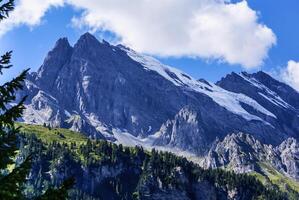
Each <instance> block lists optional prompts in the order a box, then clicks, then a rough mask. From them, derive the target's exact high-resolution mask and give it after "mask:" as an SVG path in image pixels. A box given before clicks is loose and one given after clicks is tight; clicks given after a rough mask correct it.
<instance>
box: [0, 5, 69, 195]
mask: <svg viewBox="0 0 299 200" xmlns="http://www.w3.org/2000/svg"><path fill="white" fill-rule="evenodd" d="M13 9H14V0H7V1H4V2H3V0H0V21H2V20H3V19H6V18H7V17H8V14H9V12H10V11H12V10H13ZM11 55H12V51H9V52H6V53H5V54H4V55H2V56H1V58H0V76H1V75H3V70H5V69H9V68H11V67H12V65H11V63H10V60H11ZM28 71H29V69H27V70H24V71H23V72H22V73H21V74H20V75H19V76H17V77H16V78H14V79H12V80H11V81H9V82H6V83H4V84H3V85H0V199H5V200H18V199H24V197H23V194H22V190H23V185H24V184H23V183H24V182H25V181H26V176H27V174H28V172H29V170H30V168H31V156H28V157H27V158H26V159H25V160H24V162H22V164H20V165H18V166H17V165H16V163H15V162H14V160H15V157H16V154H17V150H18V148H17V134H18V133H19V128H15V125H14V122H15V121H16V120H17V119H18V118H19V117H21V116H22V112H23V110H24V109H25V107H24V105H23V104H24V102H25V100H26V97H23V98H22V99H21V100H19V101H18V102H17V104H14V105H12V103H15V101H16V92H17V91H18V90H20V89H22V88H23V82H24V80H25V78H26V74H27V72H28ZM10 166H12V168H13V170H12V171H10V170H8V169H9V167H10ZM73 184H74V180H73V179H72V178H70V179H67V180H66V181H65V182H64V183H63V184H62V186H61V187H60V188H58V189H49V190H47V191H46V193H45V194H44V195H42V196H41V197H39V199H43V200H45V199H66V198H67V190H68V189H70V188H71V187H72V186H73ZM53 197H54V198H53Z"/></svg>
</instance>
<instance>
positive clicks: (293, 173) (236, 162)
mask: <svg viewBox="0 0 299 200" xmlns="http://www.w3.org/2000/svg"><path fill="white" fill-rule="evenodd" d="M298 147H299V146H298V143H297V140H296V139H294V138H289V139H287V140H285V141H284V142H282V143H281V144H280V145H279V146H276V147H273V146H272V145H265V144H263V143H261V142H260V141H258V140H257V139H255V138H254V137H253V136H251V135H248V134H244V133H237V134H231V135H228V136H226V137H225V138H224V139H223V140H222V141H217V142H216V143H215V144H214V146H213V147H212V148H211V149H210V151H209V153H208V156H207V157H206V158H205V160H204V161H203V162H202V163H203V165H204V167H206V168H218V167H226V168H229V169H231V170H233V171H235V172H236V173H248V172H259V173H265V172H263V168H262V167H261V165H260V163H267V164H269V165H271V166H272V167H273V168H275V169H276V170H278V171H279V172H281V173H282V174H285V175H287V176H289V177H291V178H293V179H294V180H297V181H298V180H299V179H298V177H299V173H298V164H299V159H298V155H299V154H298V150H299V148H298Z"/></svg>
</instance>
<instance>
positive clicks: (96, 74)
mask: <svg viewBox="0 0 299 200" xmlns="http://www.w3.org/2000/svg"><path fill="white" fill-rule="evenodd" d="M236 79H242V77H237V78H236ZM260 79H263V78H260ZM269 80H270V78H269ZM234 81H235V80H234ZM271 81H272V79H271ZM221 82H222V83H219V84H218V85H220V86H221V87H223V88H226V86H225V85H233V86H234V83H233V82H232V83H231V84H230V82H229V81H228V84H224V82H225V81H221ZM237 82H238V81H236V83H237ZM270 83H272V82H270ZM242 84H243V81H242ZM260 85H263V83H262V82H260ZM267 85H268V82H266V83H265V85H263V87H264V86H265V87H266V86H267ZM25 86H26V88H25V90H24V91H22V92H21V93H20V94H19V95H24V94H26V95H28V99H27V102H26V107H27V109H26V111H25V113H24V117H23V119H22V120H23V121H24V122H26V123H34V124H43V123H47V124H50V125H52V126H59V127H63V128H71V129H72V130H75V131H81V132H83V133H85V134H87V135H89V136H91V137H97V138H106V139H108V140H112V141H116V140H117V139H118V138H117V137H116V136H115V131H117V132H121V133H123V132H126V133H129V134H130V135H131V136H132V138H134V141H135V140H140V138H141V139H142V141H143V139H146V138H148V137H149V136H152V135H154V134H155V136H157V137H155V140H154V141H151V144H150V145H160V146H168V147H171V148H176V149H178V150H185V151H188V152H191V153H195V154H198V155H202V154H204V153H205V152H206V151H207V150H208V149H209V147H210V146H211V145H212V144H213V142H214V141H215V139H216V138H217V137H218V138H220V139H222V138H224V137H225V136H226V135H227V134H229V133H232V132H238V131H243V132H246V133H249V134H251V135H254V137H255V138H257V139H258V140H260V141H261V142H263V143H267V144H273V145H278V144H280V143H281V142H282V141H283V140H285V139H287V138H288V137H290V136H292V137H294V138H296V139H298V127H299V126H298V125H299V117H298V110H297V109H298V106H297V104H296V103H294V104H293V103H291V102H292V101H294V100H296V99H297V96H296V95H297V93H295V92H294V91H292V97H287V93H288V90H289V89H290V88H288V87H287V86H284V87H280V86H279V85H277V86H276V87H275V88H274V89H273V88H270V86H269V88H270V89H269V91H272V90H273V91H272V92H273V94H272V93H271V92H270V93H269V92H268V90H267V92H268V93H265V92H264V93H263V94H264V95H266V94H267V95H268V97H269V98H270V99H271V98H274V100H273V101H272V102H271V101H269V100H267V99H266V100H265V99H263V98H265V97H263V96H261V95H260V94H259V92H263V91H262V89H258V90H257V89H255V88H256V87H253V86H252V84H251V83H250V82H248V81H247V82H246V81H245V82H244V84H243V85H240V88H243V89H244V91H245V89H246V86H247V87H248V88H249V89H248V90H249V91H250V93H245V92H243V93H242V92H239V91H236V92H234V90H233V89H230V87H227V90H226V89H223V88H221V87H219V86H217V85H215V84H213V83H209V82H207V81H205V80H203V79H201V80H195V79H194V78H192V77H190V76H188V75H187V74H185V73H183V72H181V71H179V70H177V69H174V68H171V67H169V66H165V65H163V64H161V63H160V62H158V61H157V60H155V59H153V58H151V57H148V56H144V55H141V54H138V53H136V52H135V51H133V50H131V49H129V48H126V47H124V46H122V45H118V46H113V45H110V44H109V43H107V42H99V41H98V40H97V39H96V38H95V37H94V36H92V35H91V34H89V33H86V34H84V35H82V36H81V37H80V39H79V40H78V41H77V43H76V44H75V45H74V47H71V46H70V45H69V43H68V41H67V39H66V38H63V39H59V40H58V41H57V43H56V45H55V47H54V48H53V50H51V51H50V52H49V54H48V55H47V57H46V59H45V61H44V63H43V64H42V66H41V67H40V69H39V70H38V71H37V73H32V74H31V75H30V76H29V77H28V79H27V80H26V83H25ZM241 86H242V87H241ZM267 87H268V86H267ZM252 88H253V89H252ZM274 92H275V95H276V96H275V95H274ZM251 93H253V94H255V93H256V94H255V95H251ZM271 95H272V96H271ZM257 96H258V97H259V96H261V97H260V98H257ZM276 97H277V98H276ZM261 99H263V101H261ZM265 102H266V103H267V104H266V103H265ZM276 104H278V105H280V104H283V105H284V106H285V107H283V106H282V105H281V106H282V107H283V108H280V106H276ZM271 105H274V106H271ZM272 107H273V108H275V109H272ZM276 107H277V109H276ZM285 117H286V118H285ZM123 137H125V136H123ZM123 137H122V138H123ZM132 138H131V139H132ZM131 139H130V138H125V139H124V138H123V140H122V141H119V142H120V143H124V144H125V143H126V141H128V140H131ZM142 141H141V143H142ZM147 144H148V143H147Z"/></svg>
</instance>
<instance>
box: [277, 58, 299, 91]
mask: <svg viewBox="0 0 299 200" xmlns="http://www.w3.org/2000/svg"><path fill="white" fill-rule="evenodd" d="M280 75H281V78H282V80H283V81H285V82H286V83H287V84H289V85H291V86H292V87H293V88H295V89H296V90H297V91H299V62H295V61H293V60H290V61H289V62H288V65H287V66H286V68H284V69H283V70H282V71H281V74H280Z"/></svg>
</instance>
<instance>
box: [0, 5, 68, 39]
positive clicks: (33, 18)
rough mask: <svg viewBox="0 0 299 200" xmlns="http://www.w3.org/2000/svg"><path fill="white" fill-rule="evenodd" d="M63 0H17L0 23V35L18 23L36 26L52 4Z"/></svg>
mask: <svg viewBox="0 0 299 200" xmlns="http://www.w3.org/2000/svg"><path fill="white" fill-rule="evenodd" d="M63 2H64V0H42V1H41V0H19V1H17V3H16V5H17V6H16V8H15V10H14V11H13V12H11V13H10V17H9V18H7V19H5V20H3V21H1V23H0V37H1V36H2V35H4V34H5V33H6V32H7V31H9V30H11V29H13V28H14V27H16V26H19V25H27V26H30V27H32V26H36V25H39V24H40V23H41V19H42V17H43V16H44V14H45V13H46V11H47V10H48V9H49V8H51V7H52V6H62V5H63Z"/></svg>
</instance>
